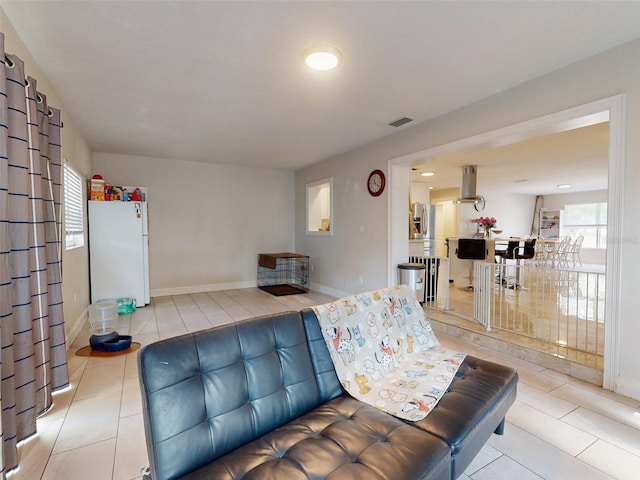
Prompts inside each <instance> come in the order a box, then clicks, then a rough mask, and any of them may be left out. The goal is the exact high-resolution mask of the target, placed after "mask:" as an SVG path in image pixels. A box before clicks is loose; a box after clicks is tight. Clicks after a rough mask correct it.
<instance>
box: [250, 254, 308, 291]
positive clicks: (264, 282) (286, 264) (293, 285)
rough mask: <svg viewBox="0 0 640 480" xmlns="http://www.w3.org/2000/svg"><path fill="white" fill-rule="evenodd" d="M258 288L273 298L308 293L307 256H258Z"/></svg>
mask: <svg viewBox="0 0 640 480" xmlns="http://www.w3.org/2000/svg"><path fill="white" fill-rule="evenodd" d="M258 288H260V289H261V290H264V291H265V292H269V293H270V294H272V295H275V296H281V295H293V294H296V293H305V292H308V291H309V256H308V255H300V254H297V253H260V254H258Z"/></svg>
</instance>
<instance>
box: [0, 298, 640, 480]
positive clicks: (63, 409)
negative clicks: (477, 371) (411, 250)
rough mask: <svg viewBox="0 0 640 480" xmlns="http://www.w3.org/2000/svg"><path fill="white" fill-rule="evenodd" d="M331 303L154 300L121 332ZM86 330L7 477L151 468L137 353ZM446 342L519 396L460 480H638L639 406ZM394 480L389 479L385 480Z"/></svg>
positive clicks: (116, 474) (29, 479)
mask: <svg viewBox="0 0 640 480" xmlns="http://www.w3.org/2000/svg"><path fill="white" fill-rule="evenodd" d="M330 299H331V298H330V297H328V296H326V295H323V294H318V293H314V292H311V293H308V294H303V295H291V296H286V297H273V296H271V295H269V294H267V293H265V292H263V291H261V290H259V289H257V288H250V289H243V290H230V291H221V292H209V293H201V294H194V295H180V296H173V297H159V298H154V299H153V301H152V304H151V305H149V306H147V307H145V308H141V309H138V310H137V311H136V312H135V313H134V314H133V315H131V316H123V317H120V319H119V321H120V326H119V328H118V331H119V332H120V333H121V334H127V333H129V334H131V335H133V340H134V341H136V342H139V343H141V344H143V345H145V344H148V343H151V342H154V341H156V340H158V339H162V338H167V337H171V336H174V335H178V334H181V333H185V332H191V331H195V330H199V329H203V328H208V327H211V326H215V325H221V324H225V323H229V322H234V321H237V320H241V319H245V318H249V317H252V316H255V315H262V314H268V313H275V312H281V311H285V310H299V309H301V308H303V307H306V306H311V305H316V304H320V303H325V302H327V301H329V300H330ZM89 335H90V332H89V331H88V330H87V331H86V332H84V333H83V334H82V335H80V337H79V338H77V339H76V340H75V342H74V343H73V345H72V346H71V348H70V349H69V373H70V376H71V387H70V388H68V389H66V390H65V391H63V392H59V393H56V394H55V396H54V398H55V402H54V406H53V408H52V409H51V410H50V411H49V412H47V413H46V414H45V415H44V416H43V417H42V418H40V419H39V420H38V432H39V433H38V435H37V436H36V437H34V438H32V439H30V440H28V441H26V442H25V443H24V444H23V445H21V447H20V468H19V469H18V470H16V471H15V472H12V473H11V474H10V475H9V477H8V478H9V479H10V480H34V479H43V480H62V479H64V480H87V479H92V480H111V479H113V480H132V479H139V478H141V469H142V468H143V467H144V466H146V465H147V464H148V462H147V454H146V447H145V439H144V429H143V421H142V413H141V412H142V407H141V400H140V392H139V389H138V378H137V374H138V371H137V363H136V354H135V353H131V354H128V355H121V356H114V357H111V358H95V357H91V358H88V357H81V356H77V355H76V351H77V350H78V349H79V348H82V347H84V346H86V345H88V338H89ZM438 337H439V339H440V341H441V342H442V344H443V345H445V346H447V347H450V348H456V349H459V350H462V351H466V352H467V353H469V354H471V355H474V356H476V357H480V358H484V359H487V360H492V361H495V362H498V363H502V364H506V365H511V366H513V367H515V368H516V369H517V370H518V373H519V375H520V383H519V386H518V397H517V400H516V403H515V404H514V405H513V407H512V408H511V410H510V411H509V413H508V415H507V425H506V428H505V434H504V435H503V436H498V435H493V436H492V437H491V438H490V439H489V441H488V442H487V444H486V445H485V447H484V448H483V449H482V450H481V451H480V453H479V454H478V456H477V457H476V459H475V460H474V461H473V462H472V464H471V465H470V466H469V468H467V470H466V472H465V474H464V475H462V477H460V478H461V479H463V480H468V479H473V480H484V479H490V480H499V479H509V480H512V479H518V480H527V479H541V478H542V479H558V480H567V479H580V480H590V479H604V478H618V479H638V478H640V473H639V472H640V410H639V407H640V401H636V400H631V399H629V398H626V397H621V396H619V395H616V394H613V393H611V392H608V391H605V390H602V389H601V388H598V387H596V386H594V385H592V384H589V383H585V382H582V381H580V380H576V379H575V378H572V377H568V376H566V375H563V374H560V373H557V372H555V371H553V370H548V369H545V368H543V367H540V366H537V365H535V364H532V363H529V362H526V361H523V360H519V359H516V358H514V357H510V356H508V355H505V354H502V353H498V352H496V351H493V350H490V349H488V348H486V347H482V346H478V345H474V344H472V343H468V342H465V341H462V340H460V339H457V338H454V337H449V336H446V335H444V334H438ZM390 480H391V479H390Z"/></svg>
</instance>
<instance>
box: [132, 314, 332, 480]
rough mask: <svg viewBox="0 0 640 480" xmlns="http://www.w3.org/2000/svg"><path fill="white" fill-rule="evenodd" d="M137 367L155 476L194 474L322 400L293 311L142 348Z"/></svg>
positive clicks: (298, 317)
mask: <svg viewBox="0 0 640 480" xmlns="http://www.w3.org/2000/svg"><path fill="white" fill-rule="evenodd" d="M325 350H326V347H325ZM138 366H139V377H140V385H141V391H142V403H143V416H144V423H145V435H146V440H147V451H148V453H149V461H150V464H151V465H150V466H151V475H152V478H153V479H154V480H168V479H173V478H176V477H179V476H181V475H184V474H186V473H188V472H190V471H193V470H195V469H197V468H198V467H200V466H202V465H205V464H207V463H210V462H212V461H214V460H215V459H216V458H218V457H220V456H222V455H224V454H226V453H228V452H230V451H231V450H234V449H236V448H238V447H239V446H241V445H243V444H245V443H248V442H250V441H252V440H254V439H256V438H258V437H260V436H261V435H263V434H264V433H266V432H268V431H270V430H272V429H274V428H276V427H278V426H280V425H282V424H284V423H286V422H288V421H290V420H293V419H295V418H297V417H298V416H300V415H302V414H303V413H305V412H307V411H309V410H311V409H313V408H314V407H316V406H317V405H319V404H320V403H322V401H321V395H320V391H319V389H318V384H317V378H318V377H317V376H316V372H315V371H314V368H313V365H312V360H311V355H310V353H309V348H308V344H307V337H306V334H305V328H304V326H303V323H302V317H301V314H300V313H298V312H287V313H282V314H275V315H269V316H263V317H257V318H253V319H249V320H245V321H242V322H239V323H235V324H230V325H224V326H221V327H216V328H212V329H209V330H203V331H199V332H195V333H191V334H187V335H182V336H178V337H173V338H169V339H167V340H162V341H160V342H157V343H153V344H151V345H147V346H145V347H144V348H142V349H141V350H140V352H139V354H138ZM334 375H335V373H334ZM321 376H322V375H321ZM324 376H327V375H326V374H325V375H324ZM326 390H327V388H325V387H324V386H323V391H324V393H323V395H322V396H323V397H324V396H326V395H327V391H326Z"/></svg>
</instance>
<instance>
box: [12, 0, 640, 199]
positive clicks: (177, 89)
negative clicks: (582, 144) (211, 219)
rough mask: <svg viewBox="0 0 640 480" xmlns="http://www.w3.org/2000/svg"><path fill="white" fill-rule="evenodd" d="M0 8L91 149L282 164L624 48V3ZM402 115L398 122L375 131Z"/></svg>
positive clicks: (338, 149) (634, 5)
mask: <svg viewBox="0 0 640 480" xmlns="http://www.w3.org/2000/svg"><path fill="white" fill-rule="evenodd" d="M2 8H3V9H4V11H5V13H6V14H7V17H8V18H9V20H10V22H11V23H12V25H13V27H14V28H15V29H16V31H17V32H18V35H19V36H20V38H22V40H23V41H24V43H25V45H26V47H27V49H28V50H29V51H30V52H31V54H32V55H33V57H34V59H35V61H36V63H37V64H38V66H39V67H40V68H41V70H42V71H43V72H44V74H45V75H46V77H47V78H48V80H49V82H50V83H51V85H52V86H53V88H54V89H55V91H56V92H57V94H58V96H59V97H60V98H61V101H62V102H63V103H64V111H63V119H64V116H65V115H66V116H68V117H71V118H72V119H73V121H74V123H75V124H76V125H77V126H78V128H79V129H80V130H81V132H82V133H83V135H84V136H85V138H86V139H87V141H88V142H89V144H90V147H91V149H92V150H93V151H96V152H108V153H121V154H130V155H141V156H148V157H159V158H173V159H180V160H193V161H201V162H215V163H231V164H237V165H246V166H258V167H268V168H286V169H298V168H301V167H304V166H307V165H310V164H312V163H315V162H318V161H321V160H324V159H326V158H329V157H332V156H334V155H337V154H339V153H342V152H345V151H348V150H350V149H353V148H355V147H358V146H361V145H364V144H366V143H369V142H371V141H374V140H376V139H379V138H382V137H384V136H386V135H390V134H392V133H395V132H397V131H399V130H402V129H407V128H411V126H412V125H415V124H417V123H419V122H423V121H426V120H428V119H431V118H435V117H437V116H439V115H442V114H444V113H447V112H450V111H452V110H455V109H457V108H459V107H461V106H464V105H466V104H469V103H472V102H474V101H477V100H480V99H482V98H486V97H487V96H490V95H493V94H495V93H498V92H500V91H503V90H505V89H508V88H510V87H513V86H516V85H518V84H521V83H523V82H526V81H528V80H530V79H533V78H536V77H538V76H540V75H543V74H545V73H548V72H551V71H553V70H556V69H559V68H561V67H563V66H565V65H568V64H571V63H573V62H576V61H578V60H580V59H583V58H586V57H589V56H591V55H594V54H597V53H599V52H602V51H605V50H608V49H610V48H612V47H615V46H617V45H620V44H622V43H626V42H628V41H631V40H633V39H636V38H640V2H611V1H605V2H598V1H593V2H501V1H497V2H478V1H474V2H463V1H452V2H435V1H422V2H419V1H411V2H409V1H406V2H405V1H392V2H383V1H379V2H355V1H353V2H349V1H347V2H345V1H341V2H303V1H299V2H286V1H278V2H272V1H261V2H240V1H235V2H224V1H215V2H214V1H203V2H182V1H162V2H159V1H158V2H143V1H120V2H112V1H84V2H71V1H66V2H57V1H30V2H25V1H12V0H3V2H2ZM318 43H331V44H334V45H336V46H338V47H339V48H340V49H341V50H342V51H343V53H344V62H343V63H342V65H340V66H339V67H338V68H337V69H336V70H334V71H331V72H312V71H309V70H308V69H307V68H306V67H305V66H304V64H303V63H302V61H301V52H302V51H303V50H304V49H305V48H307V47H309V46H310V45H314V44H318ZM27 73H29V72H27ZM404 116H408V117H411V118H413V119H414V122H412V123H409V124H407V125H405V126H402V127H399V128H394V127H391V126H389V125H388V123H390V122H392V121H394V120H397V119H398V118H401V117H404ZM500 153H502V151H500ZM504 154H505V155H508V152H506V153H504ZM466 161H467V160H465V162H466ZM469 161H471V160H469ZM473 162H474V163H478V164H482V162H483V161H482V160H481V159H480V158H477V159H475V160H473ZM489 168H490V166H489V164H487V165H483V167H482V169H480V170H479V180H478V184H479V186H480V185H481V179H482V176H483V172H484V171H488V170H489ZM494 174H495V172H494ZM531 181H533V180H531Z"/></svg>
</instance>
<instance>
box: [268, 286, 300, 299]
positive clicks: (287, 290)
mask: <svg viewBox="0 0 640 480" xmlns="http://www.w3.org/2000/svg"><path fill="white" fill-rule="evenodd" d="M258 288H259V289H260V290H264V291H265V292H268V293H270V294H271V295H275V296H276V297H281V296H282V295H295V294H297V293H307V291H306V290H304V289H303V288H300V287H296V286H293V285H262V286H260V287H258Z"/></svg>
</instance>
